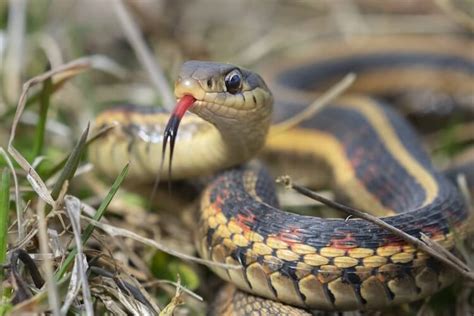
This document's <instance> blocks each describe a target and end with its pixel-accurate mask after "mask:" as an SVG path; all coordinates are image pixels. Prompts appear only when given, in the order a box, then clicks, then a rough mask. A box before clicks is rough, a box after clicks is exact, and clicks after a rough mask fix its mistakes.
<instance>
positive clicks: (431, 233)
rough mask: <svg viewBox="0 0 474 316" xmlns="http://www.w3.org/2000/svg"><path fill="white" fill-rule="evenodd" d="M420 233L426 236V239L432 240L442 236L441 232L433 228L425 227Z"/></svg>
mask: <svg viewBox="0 0 474 316" xmlns="http://www.w3.org/2000/svg"><path fill="white" fill-rule="evenodd" d="M421 231H422V232H423V233H424V234H425V235H428V237H430V238H433V237H436V236H439V235H444V234H443V232H442V231H441V230H440V229H439V228H438V227H434V226H426V227H423V228H422V229H421Z"/></svg>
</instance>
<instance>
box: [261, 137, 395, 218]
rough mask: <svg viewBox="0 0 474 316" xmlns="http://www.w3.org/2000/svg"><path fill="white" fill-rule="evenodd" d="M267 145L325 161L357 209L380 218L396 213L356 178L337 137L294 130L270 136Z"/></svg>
mask: <svg viewBox="0 0 474 316" xmlns="http://www.w3.org/2000/svg"><path fill="white" fill-rule="evenodd" d="M266 146H267V147H266V148H267V149H270V150H272V151H273V150H274V151H293V152H300V153H304V154H309V155H313V156H316V157H317V158H320V159H324V161H326V162H327V163H328V164H329V166H330V168H331V171H332V172H333V176H334V181H335V183H336V185H337V187H338V188H340V189H341V191H343V192H344V194H345V195H347V196H348V197H349V198H350V199H351V201H353V202H354V203H355V204H357V206H358V207H360V208H362V209H364V210H366V211H368V212H371V213H373V214H374V215H377V216H387V215H393V214H395V212H394V211H393V210H391V209H389V208H387V207H385V206H384V205H382V203H381V202H380V201H379V200H378V199H377V197H375V196H374V195H373V194H372V193H370V192H369V191H368V190H367V189H366V188H365V186H364V185H363V184H362V183H361V182H360V181H359V180H358V179H357V177H356V174H355V170H354V168H353V167H352V164H351V162H350V161H349V160H348V159H347V156H346V152H345V150H344V147H343V146H342V144H341V143H340V142H339V141H338V139H337V138H335V137H334V136H332V135H330V134H328V133H323V132H321V131H317V130H308V129H293V130H289V131H287V132H284V133H281V134H276V135H275V136H273V137H270V138H269V139H267V144H266Z"/></svg>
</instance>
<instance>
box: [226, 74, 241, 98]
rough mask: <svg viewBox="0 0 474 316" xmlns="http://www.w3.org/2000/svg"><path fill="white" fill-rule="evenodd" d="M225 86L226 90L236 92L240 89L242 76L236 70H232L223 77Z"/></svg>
mask: <svg viewBox="0 0 474 316" xmlns="http://www.w3.org/2000/svg"><path fill="white" fill-rule="evenodd" d="M225 87H226V89H227V91H228V92H230V93H232V94H236V93H238V92H240V91H241V90H242V76H241V75H240V73H239V72H238V71H237V70H234V71H232V72H231V73H230V74H229V75H228V76H227V78H226V79H225Z"/></svg>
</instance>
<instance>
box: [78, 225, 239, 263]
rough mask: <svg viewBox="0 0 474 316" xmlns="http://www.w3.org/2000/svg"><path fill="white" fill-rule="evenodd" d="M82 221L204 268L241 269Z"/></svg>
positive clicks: (127, 231)
mask: <svg viewBox="0 0 474 316" xmlns="http://www.w3.org/2000/svg"><path fill="white" fill-rule="evenodd" d="M82 218H83V219H85V220H87V221H89V222H90V223H91V224H92V225H94V226H96V227H99V228H100V229H102V230H103V231H105V232H106V233H107V234H109V235H110V236H112V237H117V236H121V237H126V238H130V239H133V240H136V241H138V242H141V243H142V244H145V245H148V246H151V247H154V248H156V249H158V250H160V251H163V252H166V253H167V254H169V255H172V256H175V257H177V258H181V259H183V260H189V261H194V262H197V263H200V264H204V265H206V266H213V267H218V268H224V269H236V270H237V269H241V268H242V267H241V266H237V265H233V264H226V263H220V262H214V261H210V260H204V259H201V258H198V257H194V256H190V255H187V254H184V253H181V252H179V251H176V250H174V249H171V248H169V247H166V246H165V245H162V244H160V243H158V242H156V241H155V240H152V239H149V238H145V237H142V236H140V235H138V234H136V233H134V232H132V231H129V230H127V229H123V228H119V227H114V226H111V225H108V224H104V223H100V222H98V221H95V220H93V219H90V218H88V217H85V216H83V217H82Z"/></svg>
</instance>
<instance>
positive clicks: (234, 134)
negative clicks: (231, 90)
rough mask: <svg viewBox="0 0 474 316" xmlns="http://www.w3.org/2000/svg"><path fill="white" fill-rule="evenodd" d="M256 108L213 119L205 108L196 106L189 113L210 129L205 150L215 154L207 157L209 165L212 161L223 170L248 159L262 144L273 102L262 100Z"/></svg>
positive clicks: (213, 114) (233, 110) (269, 120)
mask: <svg viewBox="0 0 474 316" xmlns="http://www.w3.org/2000/svg"><path fill="white" fill-rule="evenodd" d="M265 100H266V102H263V101H262V102H261V103H260V105H259V106H257V107H256V108H254V109H252V110H235V109H231V110H228V112H225V113H221V115H219V116H216V114H215V113H213V112H211V111H210V110H209V108H207V107H196V108H194V109H193V110H192V112H194V113H195V114H197V115H198V116H199V117H201V118H202V119H203V120H205V121H207V122H209V123H211V125H212V126H213V127H214V131H213V130H212V129H209V130H208V133H207V135H206V136H204V137H207V138H209V145H208V148H207V149H206V148H205V150H209V151H210V152H212V153H216V152H217V153H219V155H216V156H214V157H209V158H208V160H209V161H210V162H215V164H216V166H217V165H218V164H221V167H220V168H218V167H216V168H215V170H213V171H217V170H221V169H225V168H228V167H231V166H235V165H238V164H241V163H243V162H246V161H248V160H250V159H251V158H252V157H255V155H256V154H257V153H258V152H259V151H260V149H262V148H263V146H264V145H265V141H266V137H267V134H268V130H269V129H270V125H271V115H272V108H273V99H272V98H271V96H267V97H266V98H265Z"/></svg>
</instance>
